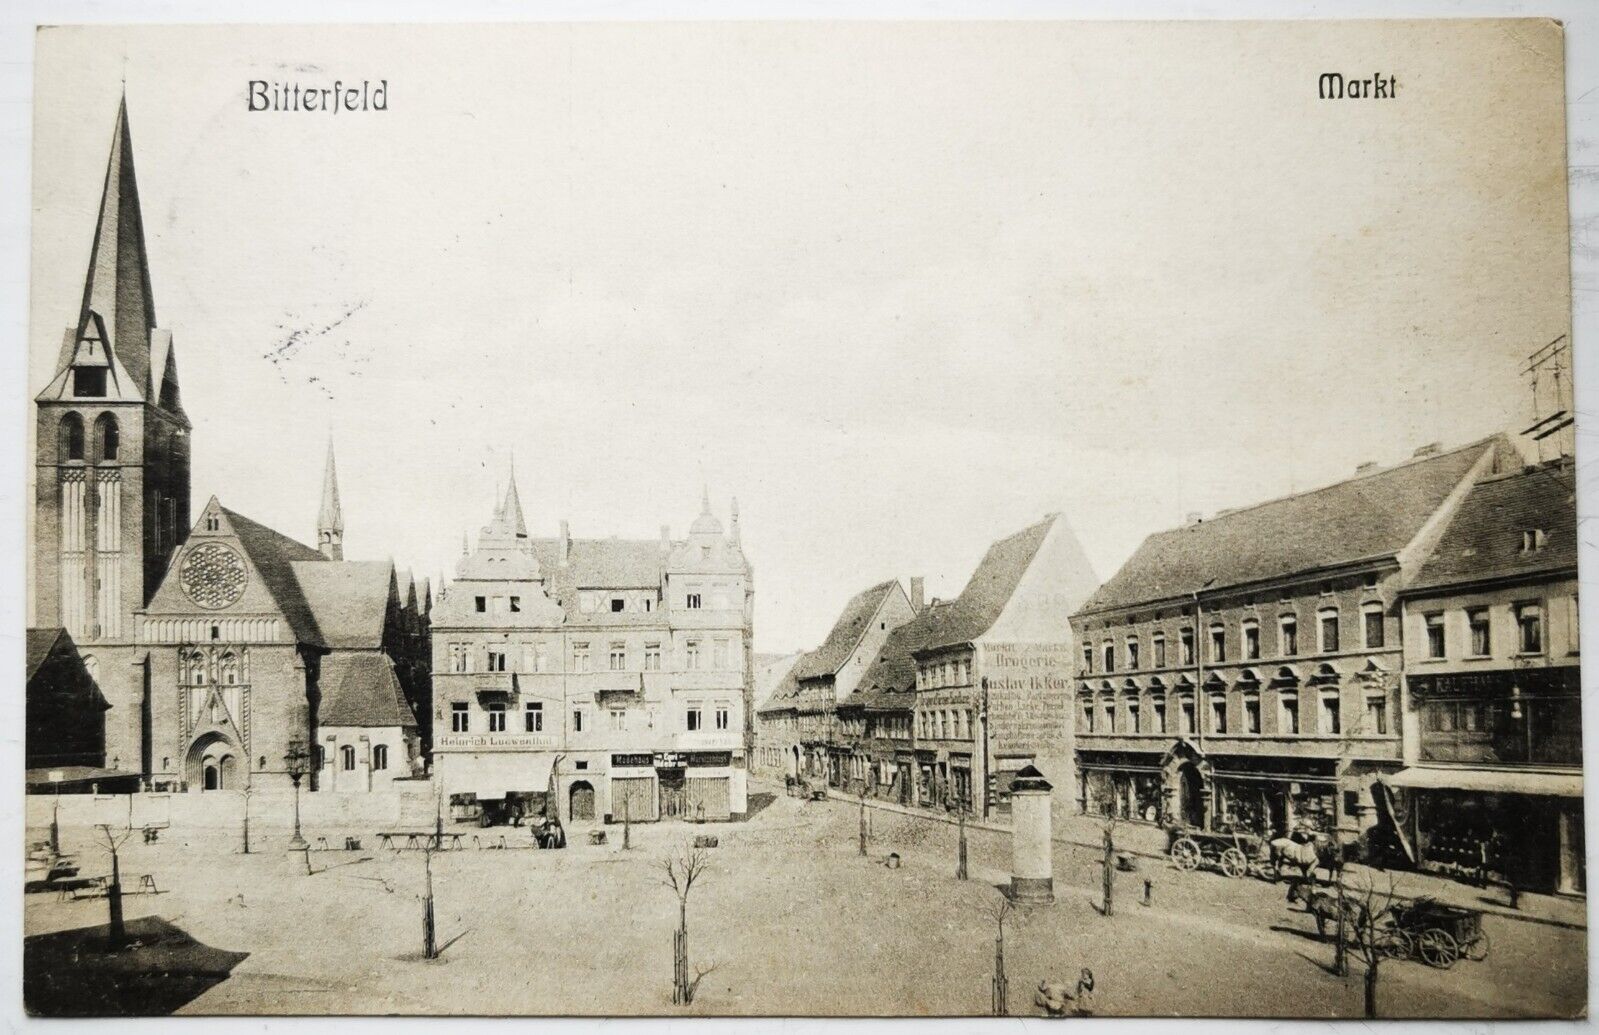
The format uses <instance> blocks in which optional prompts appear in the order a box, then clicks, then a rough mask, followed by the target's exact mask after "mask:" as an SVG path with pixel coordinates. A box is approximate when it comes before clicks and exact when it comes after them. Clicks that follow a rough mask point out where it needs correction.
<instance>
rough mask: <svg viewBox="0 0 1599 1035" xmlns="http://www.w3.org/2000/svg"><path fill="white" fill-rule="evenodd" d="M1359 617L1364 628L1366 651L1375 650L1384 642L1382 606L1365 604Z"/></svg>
mask: <svg viewBox="0 0 1599 1035" xmlns="http://www.w3.org/2000/svg"><path fill="white" fill-rule="evenodd" d="M1361 616H1362V618H1363V619H1364V622H1365V626H1366V649H1367V650H1376V649H1377V648H1379V647H1381V646H1382V645H1383V640H1384V631H1385V630H1384V628H1383V624H1384V623H1383V613H1382V605H1381V604H1367V605H1366V607H1365V609H1364V610H1363V611H1362V612H1361Z"/></svg>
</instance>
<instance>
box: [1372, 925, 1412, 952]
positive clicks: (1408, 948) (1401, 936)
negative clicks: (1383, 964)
mask: <svg viewBox="0 0 1599 1035" xmlns="http://www.w3.org/2000/svg"><path fill="white" fill-rule="evenodd" d="M1376 941H1377V951H1378V952H1379V953H1381V954H1382V956H1383V958H1385V959H1390V960H1408V959H1409V958H1410V957H1412V956H1414V955H1415V954H1416V943H1415V941H1414V940H1412V939H1411V937H1410V935H1408V934H1406V933H1405V931H1404V929H1403V928H1400V927H1387V928H1383V929H1382V930H1379V931H1378V932H1377V937H1376Z"/></svg>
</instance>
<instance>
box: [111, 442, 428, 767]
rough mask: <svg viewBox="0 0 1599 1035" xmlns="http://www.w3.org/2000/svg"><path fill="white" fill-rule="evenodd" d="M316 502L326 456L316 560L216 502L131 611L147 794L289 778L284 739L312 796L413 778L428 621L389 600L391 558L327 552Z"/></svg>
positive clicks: (325, 521)
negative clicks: (304, 763) (144, 697)
mask: <svg viewBox="0 0 1599 1035" xmlns="http://www.w3.org/2000/svg"><path fill="white" fill-rule="evenodd" d="M329 498H331V499H333V500H335V501H336V500H337V485H336V482H335V477H334V473H333V464H332V456H331V453H330V455H329V462H328V467H327V475H326V484H325V488H324V507H323V511H322V515H321V521H320V525H321V527H320V528H319V529H318V534H317V541H318V542H319V543H321V544H322V546H323V549H322V550H320V551H319V550H316V549H312V548H311V547H310V546H307V545H305V544H304V543H300V542H297V541H295V540H293V539H290V538H289V537H288V536H285V535H283V534H282V533H280V532H277V531H274V530H273V529H271V528H268V527H266V526H265V525H262V524H260V523H259V522H256V521H252V520H251V519H249V518H247V517H245V516H244V515H242V514H238V513H235V512H234V511H231V510H228V509H226V508H224V507H223V506H222V505H221V504H220V503H218V502H217V500H216V499H215V498H214V497H213V498H212V499H211V500H210V502H208V503H207V504H206V506H205V507H204V508H203V509H202V511H201V513H200V518H199V520H198V521H197V522H196V523H195V526H194V528H193V529H191V530H190V532H189V535H188V538H187V541H186V542H185V544H184V546H183V548H182V549H181V550H180V551H179V552H178V554H177V556H176V557H175V558H174V560H173V563H172V565H171V566H170V568H169V569H168V571H167V574H166V577H165V578H164V579H163V580H162V582H161V584H160V586H159V587H158V588H157V589H156V592H155V594H154V595H153V597H152V598H151V600H150V603H149V605H148V606H147V607H146V608H145V609H144V610H143V611H142V612H141V613H140V614H139V615H137V627H138V628H137V634H138V642H139V645H140V647H141V649H142V650H143V651H144V654H145V659H146V661H145V664H146V666H147V668H148V671H149V674H150V675H149V680H150V687H151V693H150V714H151V719H150V725H151V742H152V747H153V763H152V764H151V766H150V774H151V779H152V782H153V783H154V784H156V785H157V786H168V787H171V788H173V789H183V790H231V789H237V788H240V787H244V786H256V785H259V784H260V783H262V782H263V781H267V782H274V783H284V784H286V783H287V782H288V769H287V759H286V756H287V755H288V754H289V753H290V749H291V747H292V746H294V745H299V746H300V747H302V748H304V749H305V750H306V751H307V753H308V754H309V755H310V756H311V761H310V771H311V786H312V788H313V789H317V790H328V791H369V790H373V789H376V788H380V787H382V786H384V785H386V784H388V783H390V782H392V781H393V780H396V779H405V778H408V777H411V776H413V775H416V774H417V773H418V772H420V770H421V768H422V765H423V757H422V752H423V741H422V737H421V735H420V731H419V728H418V723H417V720H416V714H417V713H418V712H419V711H425V710H426V709H427V708H428V706H429V700H430V696H431V687H430V685H429V682H428V679H427V668H426V665H425V664H420V665H419V664H418V659H419V658H422V657H423V656H424V655H425V651H426V644H427V635H426V619H425V616H420V615H418V614H416V613H415V612H414V611H412V610H411V609H410V608H409V607H408V606H407V604H406V602H405V601H404V600H402V599H401V597H400V592H399V585H398V580H397V578H396V575H395V570H394V565H393V564H392V563H391V562H388V561H345V560H335V559H333V558H332V557H331V556H330V554H332V553H336V552H339V550H340V546H341V541H340V540H341V536H342V515H339V514H338V512H337V507H336V506H335V507H334V508H333V510H332V511H330V510H329V509H328V508H327V506H326V501H327V500H328V499H329ZM330 519H332V520H330ZM335 532H338V533H340V535H338V536H336V535H335V534H334V533H335Z"/></svg>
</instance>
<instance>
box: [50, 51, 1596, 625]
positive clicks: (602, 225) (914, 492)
mask: <svg viewBox="0 0 1599 1035" xmlns="http://www.w3.org/2000/svg"><path fill="white" fill-rule="evenodd" d="M1560 53H1561V41H1560V37H1559V35H1558V31H1557V30H1556V29H1554V28H1553V27H1551V25H1550V24H1549V23H1544V22H1515V23H1509V22H1506V23H1486V22H1467V21H1454V22H1430V23H1381V24H1378V23H1347V22H1346V23H1296V24H1288V23H1258V24H1248V23H1187V24H1179V23H1168V24H1153V23H1142V24H1123V23H1104V22H1097V23H1046V24H1024V23H972V22H966V23H954V24H938V23H914V24H912V23H874V22H854V23H837V24H825V23H824V24H788V23H770V22H769V23H743V24H711V23H679V24H656V25H647V24H646V25H639V24H624V23H610V24H602V25H557V24H545V25H530V26H508V25H499V26H476V27H468V26H427V27H421V26H416V27H367V28H330V27H316V28H310V29H305V28H282V27H273V28H265V27H257V28H236V27H217V28H195V27H190V28H182V29H162V28H149V27H144V28H117V27H69V28H51V29H46V30H42V31H41V33H40V34H39V37H38V44H37V52H36V61H37V69H38V71H37V79H36V84H35V114H34V132H35V137H34V156H35V157H34V162H35V165H34V182H33V191H34V207H33V219H34V223H33V233H34V238H33V242H34V244H33V257H32V285H31V306H30V314H29V315H30V331H29V336H30V338H29V340H30V347H29V388H30V390H31V392H34V393H36V392H37V391H39V390H40V389H42V388H43V386H44V385H45V384H46V383H47V382H48V380H49V379H50V376H51V374H52V373H53V371H52V369H51V367H52V365H53V363H54V360H55V356H56V350H57V348H58V347H59V343H60V339H61V333H62V328H64V327H65V326H67V325H68V324H71V323H72V322H73V321H74V320H75V318H76V314H77V307H78V304H79V301H80V298H81V293H82V285H83V275H84V269H85V266H86V263H87V260H88V253H89V247H90V243H91V237H92V233H93V228H94V217H95V208H96V206H97V204H98V201H99V191H100V186H101V181H102V178H103V176H104V170H105V158H106V153H107V149H108V147H109V144H110V136H111V129H112V124H113V120H114V116H115V112H116V106H117V101H118V96H119V92H120V91H121V90H122V89H123V86H122V80H123V77H124V76H125V77H126V91H127V98H128V107H129V119H130V124H131V129H132V139H133V145H134V150H135V163H136V166H137V170H138V181H139V188H140V194H141V200H142V202H143V207H144V217H145V231H146V241H147V245H148V249H149V253H150V263H151V276H152V283H153V289H154V294H155V301H156V313H157V318H158V324H159V326H161V327H163V328H166V329H169V330H171V331H172V333H173V337H174V342H175V348H176V351H177V357H178V364H179V370H180V379H181V382H182V385H183V397H184V406H185V408H186V410H187V411H188V413H189V416H190V418H191V419H192V420H193V422H194V425H195V430H194V434H193V440H192V441H193V462H194V469H193V487H194V508H195V512H196V513H198V511H199V508H200V506H201V505H203V503H204V502H205V500H206V499H207V498H209V497H210V496H211V495H213V494H214V495H216V496H218V497H219V498H220V499H221V500H222V502H223V503H224V505H226V506H228V507H229V508H230V509H233V510H236V511H239V512H242V513H245V514H248V515H250V516H251V517H253V518H255V519H257V520H259V521H262V522H265V523H266V524H269V525H271V526H273V527H275V528H277V529H279V530H281V531H283V532H285V533H287V534H290V535H292V536H295V537H296V538H300V539H302V540H310V539H312V537H313V534H314V527H315V519H316V514H317V505H318V501H319V497H320V487H321V479H322V460H323V454H324V452H325V449H326V442H327V439H328V437H329V435H331V436H332V437H333V440H334V442H335V446H336V449H337V453H338V467H339V479H340V491H341V496H342V502H343V510H344V516H345V525H346V533H345V544H346V555H347V556H349V557H352V558H383V557H393V558H394V560H395V561H396V563H398V564H400V565H401V566H405V567H411V568H413V569H414V570H416V571H417V572H418V573H419V574H432V575H434V577H435V578H436V577H437V574H438V573H440V572H444V573H446V574H448V573H450V572H451V571H453V564H454V559H455V557H456V556H457V555H458V554H459V551H460V542H461V536H462V532H463V531H464V530H468V529H471V530H474V531H475V530H476V529H477V528H478V527H479V526H481V525H482V524H484V523H486V522H487V520H488V519H489V517H490V513H491V509H492V507H493V504H494V500H495V495H496V492H497V491H498V490H499V489H500V488H501V487H502V486H503V484H504V481H505V478H506V476H507V471H508V470H509V469H510V465H511V463H512V457H513V455H514V462H515V467H516V472H517V479H518V483H519V487H520V490H521V498H522V500H523V504H524V507H525V509H526V511H527V517H528V520H529V524H530V526H531V528H532V531H533V534H535V535H553V534H554V533H555V531H556V528H557V526H558V523H559V522H560V521H561V520H562V519H566V520H568V521H569V522H570V524H571V528H572V533H573V535H575V536H579V537H602V536H607V535H620V536H629V537H633V536H637V537H648V538H654V537H655V536H656V535H658V530H659V527H660V525H662V524H669V525H671V527H672V529H673V532H674V534H677V535H681V534H683V533H684V532H685V531H686V529H687V526H688V524H689V522H690V521H692V520H693V518H694V517H695V515H696V514H697V513H698V511H699V499H700V493H701V489H702V486H704V487H708V489H709V492H710V494H711V497H712V501H713V505H714V507H715V509H716V510H717V511H718V513H719V514H720V516H721V517H722V518H723V519H724V521H725V520H726V517H727V509H728V501H729V500H730V498H732V497H735V496H736V497H737V498H738V501H739V508H740V517H741V524H742V528H743V537H744V543H745V548H746V552H747V553H748V555H749V556H750V558H751V561H752V563H753V565H754V567H755V588H756V615H755V636H756V646H757V649H758V650H762V651H787V650H790V649H793V648H796V647H804V646H813V645H815V644H816V643H818V642H819V641H820V640H821V639H822V638H823V637H824V636H825V635H826V632H827V629H828V627H829V626H830V625H831V623H832V621H833V619H834V617H835V616H836V614H837V612H838V611H839V609H840V608H841V607H842V606H843V604H844V602H845V601H846V600H847V599H848V597H849V596H850V595H852V594H853V593H854V592H856V591H858V590H859V589H861V588H864V587H865V586H867V585H870V584H872V583H874V582H876V581H878V580H880V579H882V578H886V577H891V576H900V577H909V576H913V575H924V576H926V578H927V580H928V592H929V594H931V595H935V596H946V597H947V596H952V595H954V594H955V593H957V592H959V590H960V588H961V586H962V584H963V583H964V581H965V579H966V576H967V575H968V574H969V573H970V571H971V569H972V567H973V566H974V565H975V564H976V562H977V561H978V559H979V558H980V557H981V555H982V552H983V550H984V549H985V548H986V547H987V545H988V544H989V543H990V542H991V541H993V540H994V539H996V538H999V537H1001V536H1004V535H1007V534H1009V533H1010V532H1013V531H1015V530H1017V529H1019V528H1022V527H1024V526H1025V525H1028V524H1031V523H1033V522H1035V521H1037V520H1039V519H1040V518H1041V517H1042V516H1043V515H1044V514H1046V513H1049V512H1055V511H1059V512H1061V513H1063V514H1064V515H1065V516H1066V518H1067V520H1068V521H1069V522H1070V524H1071V526H1072V527H1073V529H1074V530H1075V531H1076V533H1077V535H1078V537H1079V538H1080V539H1081V540H1082V542H1083V545H1084V548H1085V550H1086V552H1087V554H1088V557H1089V559H1090V560H1091V562H1092V563H1093V565H1094V566H1095V569H1096V571H1097V572H1098V574H1099V576H1100V577H1101V578H1108V577H1109V576H1110V575H1111V574H1112V573H1113V572H1114V571H1115V569H1116V568H1117V567H1118V566H1119V565H1120V564H1121V563H1122V562H1123V561H1124V560H1125V559H1126V558H1127V557H1128V556H1129V555H1130V554H1131V553H1132V551H1133V550H1134V549H1136V547H1137V546H1138V544H1139V542H1140V541H1141V540H1142V539H1143V537H1144V536H1146V535H1148V534H1149V533H1151V532H1154V531H1157V530H1160V529H1163V528H1168V527H1171V526H1173V525H1176V524H1180V523H1181V522H1182V520H1183V518H1184V515H1185V514H1187V513H1189V512H1193V511H1197V512H1201V513H1205V514H1211V513H1214V512H1215V511H1216V510H1218V509H1221V508H1225V507H1232V506H1238V505H1242V504H1247V503H1251V502H1254V501H1257V500H1261V499H1265V498H1269V497H1274V496H1278V495H1282V494H1286V493H1289V492H1294V491H1302V490H1305V489H1308V488H1313V487H1315V486H1318V485H1322V484H1326V483H1329V482H1332V481H1336V480H1338V479H1340V478H1343V477H1346V476H1348V475H1349V474H1351V473H1352V472H1353V470H1354V468H1355V466H1356V465H1357V464H1359V463H1361V462H1364V461H1368V460H1375V461H1379V462H1382V463H1392V462H1397V461H1400V460H1402V459H1405V458H1406V457H1408V456H1409V455H1410V454H1411V453H1412V452H1413V451H1414V449H1415V448H1416V447H1418V446H1420V445H1423V444H1425V443H1428V442H1432V441H1441V442H1443V443H1444V444H1446V445H1448V444H1454V443H1460V442H1465V441H1469V440H1472V439H1475V438H1478V437H1481V436H1483V435H1486V434H1491V433H1493V432H1496V431H1501V430H1511V431H1515V430H1519V429H1520V428H1521V427H1523V426H1525V424H1526V423H1528V420H1527V418H1528V416H1529V401H1528V398H1529V397H1528V392H1527V389H1526V388H1525V386H1524V385H1523V383H1522V382H1521V380H1520V379H1519V376H1518V370H1519V368H1520V365H1521V363H1522V361H1523V360H1524V359H1525V357H1526V355H1527V354H1529V353H1530V352H1532V351H1534V350H1535V349H1537V348H1538V347H1539V346H1541V345H1543V344H1545V343H1546V342H1548V341H1550V340H1551V339H1553V338H1555V337H1557V336H1558V335H1561V334H1564V333H1566V332H1567V330H1568V328H1569V323H1570V315H1569V313H1570V293H1569V275H1568V236H1567V223H1566V207H1565V202H1566V185H1565V171H1564V147H1565V143H1564V141H1565V134H1564V122H1563V107H1562V69H1561V64H1560ZM1323 71H1344V72H1348V73H1355V72H1358V73H1361V74H1372V73H1373V72H1379V71H1380V72H1385V73H1391V74H1393V75H1395V76H1396V78H1397V81H1398V83H1399V91H1398V94H1399V95H1398V97H1396V98H1395V99H1393V100H1385V101H1342V102H1333V101H1321V100H1318V99H1317V98H1316V85H1317V77H1318V75H1319V74H1320V73H1321V72H1323ZM336 78H337V79H341V80H343V81H345V82H350V81H359V80H361V79H371V80H379V79H386V80H387V81H388V93H389V110H388V111H386V112H366V113H348V112H341V113H339V114H338V115H327V114H322V113H310V114H307V113H284V112H254V113H252V112H249V111H247V110H246V104H245V96H246V91H247V83H248V82H249V81H250V80H252V79H265V80H271V81H278V82H282V81H298V82H302V83H307V84H312V85H318V86H320V85H327V84H328V83H329V82H330V81H331V80H333V79H336ZM30 495H31V494H30Z"/></svg>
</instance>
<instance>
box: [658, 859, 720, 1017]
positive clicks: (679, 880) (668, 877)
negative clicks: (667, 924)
mask: <svg viewBox="0 0 1599 1035" xmlns="http://www.w3.org/2000/svg"><path fill="white" fill-rule="evenodd" d="M709 867H710V856H709V855H707V854H706V851H705V849H703V848H698V847H695V846H693V845H692V844H687V843H685V844H684V845H682V846H681V847H679V848H678V850H677V851H676V852H675V853H673V854H671V855H668V856H667V857H666V858H664V859H662V860H661V870H662V872H663V873H664V876H663V877H662V879H661V883H662V884H664V885H666V886H667V887H669V888H671V889H672V894H674V895H676V896H677V930H676V931H675V932H673V934H672V1002H674V1003H678V1004H681V1005H684V1006H687V1005H688V1004H689V1003H692V1002H693V1001H694V993H695V991H696V990H698V988H699V986H700V981H702V980H703V979H704V978H705V975H707V974H709V973H710V972H711V971H713V970H715V969H716V964H714V963H712V964H711V965H710V966H708V967H703V968H696V969H695V974H694V977H693V978H690V977H689V976H688V896H689V893H690V892H691V891H693V890H694V885H695V883H696V882H697V881H699V879H700V878H701V877H703V876H705V871H706V870H707V869H708V868H709Z"/></svg>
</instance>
